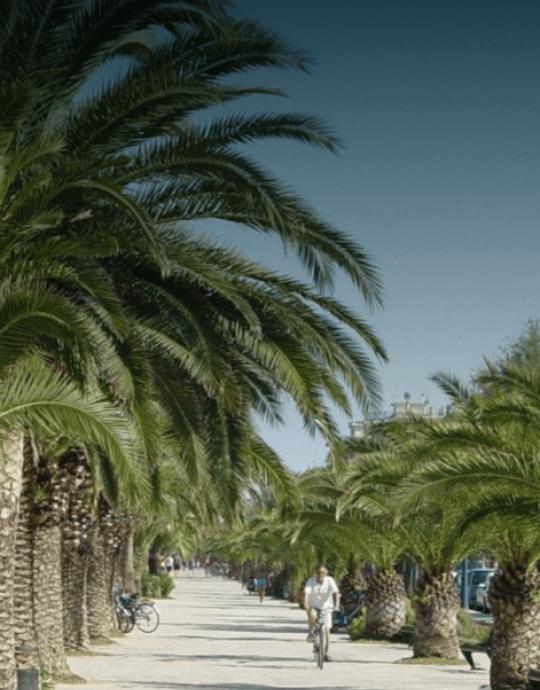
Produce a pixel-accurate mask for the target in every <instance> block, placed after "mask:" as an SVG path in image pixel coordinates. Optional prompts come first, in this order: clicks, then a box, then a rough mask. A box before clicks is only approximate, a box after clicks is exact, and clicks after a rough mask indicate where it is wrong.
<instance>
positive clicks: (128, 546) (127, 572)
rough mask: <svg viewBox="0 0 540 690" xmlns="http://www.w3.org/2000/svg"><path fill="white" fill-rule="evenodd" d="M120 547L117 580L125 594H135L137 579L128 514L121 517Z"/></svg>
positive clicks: (130, 520)
mask: <svg viewBox="0 0 540 690" xmlns="http://www.w3.org/2000/svg"><path fill="white" fill-rule="evenodd" d="M120 528H121V531H120V546H119V548H118V567H117V574H118V579H119V580H120V582H121V583H122V586H123V587H124V589H125V590H126V592H136V591H137V590H138V587H137V578H136V576H135V566H134V561H133V535H134V525H133V517H132V516H131V515H129V514H128V513H125V514H124V515H122V516H121V520H120Z"/></svg>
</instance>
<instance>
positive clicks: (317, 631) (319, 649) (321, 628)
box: [313, 609, 328, 671]
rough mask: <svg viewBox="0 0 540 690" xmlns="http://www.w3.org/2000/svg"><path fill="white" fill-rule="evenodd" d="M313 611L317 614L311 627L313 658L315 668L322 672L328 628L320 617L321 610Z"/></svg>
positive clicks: (326, 647)
mask: <svg viewBox="0 0 540 690" xmlns="http://www.w3.org/2000/svg"><path fill="white" fill-rule="evenodd" d="M315 611H316V612H317V620H316V622H315V625H314V626H313V656H314V657H315V664H316V665H317V668H320V669H321V671H322V669H323V666H324V659H325V657H326V650H327V649H328V628H327V627H326V625H325V624H324V620H323V619H322V617H321V613H322V611H321V609H315Z"/></svg>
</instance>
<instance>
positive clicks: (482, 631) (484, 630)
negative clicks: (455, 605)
mask: <svg viewBox="0 0 540 690" xmlns="http://www.w3.org/2000/svg"><path fill="white" fill-rule="evenodd" d="M490 633H491V628H490V626H488V625H478V623H475V622H474V620H473V618H472V616H471V614H470V613H469V612H468V611H465V609H460V610H459V612H458V636H459V639H460V640H468V641H470V642H476V643H477V644H485V643H487V641H488V637H489V635H490Z"/></svg>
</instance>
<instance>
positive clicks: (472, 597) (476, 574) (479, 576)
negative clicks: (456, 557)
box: [468, 568, 496, 609]
mask: <svg viewBox="0 0 540 690" xmlns="http://www.w3.org/2000/svg"><path fill="white" fill-rule="evenodd" d="M495 572H496V569H495V568H474V569H473V570H469V571H468V581H469V608H470V609H475V608H477V606H478V602H477V598H476V592H477V590H478V587H479V586H480V585H484V588H485V586H486V584H487V581H488V578H489V577H490V575H491V576H493V574H494V573H495Z"/></svg>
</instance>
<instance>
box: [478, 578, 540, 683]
mask: <svg viewBox="0 0 540 690" xmlns="http://www.w3.org/2000/svg"><path fill="white" fill-rule="evenodd" d="M489 601H490V604H491V611H492V614H493V636H492V643H491V687H492V690H525V688H528V686H529V668H531V667H533V668H536V667H537V666H538V664H539V663H540V647H539V639H540V573H538V571H537V570H536V569H534V570H532V571H527V570H526V569H525V568H523V567H515V566H514V567H504V568H503V569H502V571H501V572H500V573H497V574H496V575H494V577H493V580H492V581H491V584H490V587H489Z"/></svg>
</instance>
